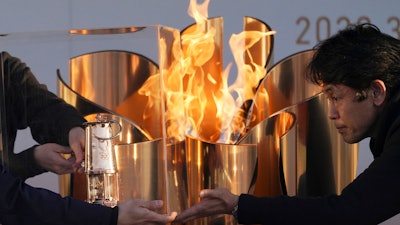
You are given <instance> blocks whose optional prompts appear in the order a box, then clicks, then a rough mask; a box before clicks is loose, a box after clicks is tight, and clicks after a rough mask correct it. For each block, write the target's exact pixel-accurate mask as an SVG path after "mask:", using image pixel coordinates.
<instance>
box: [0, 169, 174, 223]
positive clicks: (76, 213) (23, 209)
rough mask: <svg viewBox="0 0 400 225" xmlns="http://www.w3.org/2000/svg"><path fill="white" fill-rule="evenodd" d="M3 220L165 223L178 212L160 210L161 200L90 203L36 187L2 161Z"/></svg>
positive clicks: (0, 200) (0, 198)
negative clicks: (114, 204)
mask: <svg viewBox="0 0 400 225" xmlns="http://www.w3.org/2000/svg"><path fill="white" fill-rule="evenodd" d="M0 171H2V172H1V173H0V184H1V185H0V224H3V225H25V224H27V225H28V224H29V225H43V224H52V225H67V224H74V225H80V224H82V225H87V224H98V225H135V224H148V223H152V224H166V223H170V222H172V221H173V220H174V218H175V216H176V213H175V212H172V213H170V214H168V215H164V214H159V213H157V212H155V211H154V210H157V209H159V208H161V207H162V203H163V202H162V201H160V200H154V201H143V200H133V199H130V200H127V201H125V202H123V203H122V204H120V205H119V206H117V207H114V208H109V207H105V206H101V205H97V204H89V203H86V202H83V201H80V200H76V199H73V198H71V197H65V198H62V197H61V196H60V195H58V194H56V193H54V192H51V191H49V190H46V189H41V188H34V187H31V186H29V185H27V184H25V183H24V182H23V181H22V180H21V179H20V178H16V177H14V176H12V175H11V174H10V173H7V172H4V171H3V169H2V166H1V165H0Z"/></svg>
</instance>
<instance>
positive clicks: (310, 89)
mask: <svg viewBox="0 0 400 225" xmlns="http://www.w3.org/2000/svg"><path fill="white" fill-rule="evenodd" d="M313 53H314V51H313V50H307V51H303V52H299V53H296V54H294V55H291V56H289V57H287V58H285V59H283V60H282V61H280V62H278V63H277V64H276V65H275V66H274V67H273V68H272V69H271V70H270V71H269V72H268V74H267V76H266V77H265V79H264V80H263V82H262V84H261V86H260V87H259V89H258V92H257V95H256V97H255V99H254V104H253V107H254V108H253V117H252V118H253V121H251V125H250V128H253V127H255V126H257V124H258V123H260V121H263V120H265V119H267V118H269V117H271V116H272V115H274V114H278V113H283V112H288V113H291V114H293V115H295V124H294V126H293V128H294V129H290V130H289V131H288V132H287V133H286V135H284V136H283V137H282V140H281V143H280V145H281V147H280V152H281V156H282V157H281V160H282V169H280V170H278V171H277V173H278V174H279V176H280V177H284V179H282V181H283V183H282V190H283V192H284V193H286V194H288V195H300V196H316V195H324V194H329V193H337V194H339V193H340V192H341V190H342V189H343V188H344V187H345V186H346V185H347V184H348V183H350V182H351V181H352V180H353V179H354V178H355V175H356V174H355V172H356V166H357V154H358V152H357V150H358V145H357V144H346V143H345V142H344V141H343V140H342V138H341V136H340V135H339V133H338V132H337V131H336V129H335V127H334V126H333V124H332V122H331V121H329V119H328V116H327V113H328V106H327V104H328V103H327V99H326V98H324V97H323V96H322V93H321V88H320V87H319V86H316V85H314V84H312V83H310V82H308V81H306V80H305V78H304V74H305V70H306V66H307V64H308V62H309V61H310V59H311V58H312V56H313ZM259 151H268V148H267V147H260V148H259ZM259 166H262V165H259ZM261 172H263V173H266V171H261ZM259 176H260V174H259ZM272 194H273V193H272ZM277 194H279V193H277Z"/></svg>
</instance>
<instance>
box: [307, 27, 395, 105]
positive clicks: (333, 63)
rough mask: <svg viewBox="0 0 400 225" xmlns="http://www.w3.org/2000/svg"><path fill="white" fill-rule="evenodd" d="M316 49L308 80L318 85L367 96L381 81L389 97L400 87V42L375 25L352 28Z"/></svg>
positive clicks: (309, 67)
mask: <svg viewBox="0 0 400 225" xmlns="http://www.w3.org/2000/svg"><path fill="white" fill-rule="evenodd" d="M314 49H315V50H316V52H315V54H314V57H313V59H312V60H311V62H310V63H309V65H308V71H307V74H306V79H308V80H310V81H311V82H313V83H315V84H318V85H323V84H324V85H325V84H344V85H346V86H349V87H351V88H353V89H355V90H356V91H358V92H359V93H365V91H366V89H368V87H369V86H370V84H371V81H373V80H375V79H379V80H382V81H383V82H384V83H385V85H386V87H387V91H388V95H389V98H390V95H391V93H393V89H396V88H398V87H399V85H400V40H398V39H396V38H393V37H391V36H389V35H387V34H384V33H382V32H381V31H380V30H379V28H377V27H376V26H375V25H372V24H361V25H351V26H349V27H347V28H346V29H344V30H341V31H339V32H338V33H337V34H336V35H334V36H332V37H331V38H328V39H326V40H325V41H322V42H321V43H320V44H318V45H316V46H315V47H314Z"/></svg>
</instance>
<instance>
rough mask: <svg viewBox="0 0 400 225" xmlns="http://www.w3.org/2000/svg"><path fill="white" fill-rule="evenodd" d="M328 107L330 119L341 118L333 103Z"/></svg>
mask: <svg viewBox="0 0 400 225" xmlns="http://www.w3.org/2000/svg"><path fill="white" fill-rule="evenodd" d="M328 107H329V108H328V118H329V119H331V120H334V119H337V118H338V117H339V113H338V111H337V110H336V108H335V107H334V106H333V105H332V103H330V104H329V106H328Z"/></svg>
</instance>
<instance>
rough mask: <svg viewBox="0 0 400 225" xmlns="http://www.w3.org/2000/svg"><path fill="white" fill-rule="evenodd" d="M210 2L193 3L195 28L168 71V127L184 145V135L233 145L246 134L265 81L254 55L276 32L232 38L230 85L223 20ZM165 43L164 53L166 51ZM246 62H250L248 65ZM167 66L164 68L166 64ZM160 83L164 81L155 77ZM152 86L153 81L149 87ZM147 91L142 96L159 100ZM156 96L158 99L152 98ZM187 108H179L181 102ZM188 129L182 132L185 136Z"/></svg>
mask: <svg viewBox="0 0 400 225" xmlns="http://www.w3.org/2000/svg"><path fill="white" fill-rule="evenodd" d="M208 5H209V0H205V1H204V2H203V3H202V4H197V1H196V0H191V1H190V4H189V8H188V14H189V15H190V16H191V17H193V18H194V20H195V21H196V23H195V24H193V25H192V26H189V27H188V28H186V29H185V30H183V31H182V32H181V36H180V43H174V46H179V47H180V48H179V49H180V50H181V54H179V53H177V51H176V52H174V57H175V58H176V59H178V58H179V59H180V60H176V63H172V64H170V65H169V67H165V66H164V67H163V66H161V67H163V68H164V69H163V70H162V71H161V74H163V76H162V79H163V81H162V82H163V85H164V90H163V91H164V92H165V93H164V96H165V102H166V103H165V108H166V112H165V114H164V117H165V118H164V119H165V121H164V122H165V124H166V127H167V129H166V130H167V137H168V139H169V140H175V141H181V140H183V138H184V136H185V135H190V136H191V137H194V138H199V139H201V140H203V141H208V142H214V143H226V144H234V143H236V142H237V141H238V140H239V138H240V137H241V136H242V135H243V134H244V133H245V132H246V128H248V127H247V125H248V123H249V119H248V115H249V114H250V109H251V106H252V103H253V98H254V96H255V90H257V87H258V85H259V83H260V81H261V80H262V79H263V78H264V76H265V75H266V69H265V66H264V65H259V64H258V63H256V62H255V61H253V60H252V55H251V51H250V50H249V49H250V48H251V47H252V46H254V45H255V44H256V43H257V42H259V41H262V39H263V38H265V37H266V36H268V35H273V34H274V33H275V32H274V31H269V32H261V31H243V32H241V33H239V34H234V35H232V36H231V38H230V41H229V45H230V48H231V51H232V54H233V56H234V60H235V63H236V66H237V71H238V72H237V75H236V80H235V81H234V83H233V84H231V85H230V84H229V73H230V70H231V68H232V63H229V64H228V65H227V66H226V68H225V69H223V60H222V59H223V47H222V43H223V40H222V39H223V35H222V32H223V20H222V18H213V19H208V13H207V8H208ZM164 41H165V40H164V39H163V38H161V39H160V52H163V51H165V49H163V46H165V44H164V43H163V42H164ZM245 56H247V59H250V60H247V62H245ZM161 64H163V62H161ZM154 78H155V79H153V80H152V82H156V80H157V79H159V78H160V76H156V77H154ZM149 82H150V81H149ZM151 86H153V85H146V84H145V85H143V87H142V90H141V93H142V94H145V95H154V94H156V95H158V94H161V93H155V92H154V89H153V88H151ZM151 92H153V93H151ZM181 100H182V101H183V102H180V101H181ZM182 129H183V130H182Z"/></svg>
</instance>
